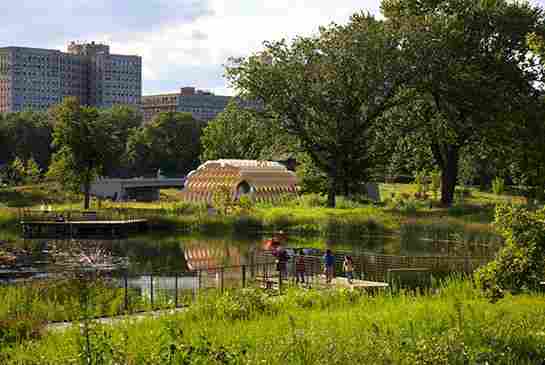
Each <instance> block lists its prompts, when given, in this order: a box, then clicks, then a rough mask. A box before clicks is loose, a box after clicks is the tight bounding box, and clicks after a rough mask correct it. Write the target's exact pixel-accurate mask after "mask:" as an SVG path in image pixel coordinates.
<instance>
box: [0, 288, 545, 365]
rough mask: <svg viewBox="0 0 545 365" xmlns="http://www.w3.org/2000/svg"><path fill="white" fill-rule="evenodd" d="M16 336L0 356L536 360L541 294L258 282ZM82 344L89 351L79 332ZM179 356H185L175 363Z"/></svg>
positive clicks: (544, 351)
mask: <svg viewBox="0 0 545 365" xmlns="http://www.w3.org/2000/svg"><path fill="white" fill-rule="evenodd" d="M89 328H90V331H89V332H88V333H89V336H85V335H84V333H85V331H82V330H80V329H79V327H78V328H76V327H74V328H72V329H69V330H67V331H64V332H48V333H45V334H44V335H43V337H39V336H38V337H37V338H35V339H33V340H26V341H20V342H17V343H15V344H12V345H11V346H10V347H9V348H6V349H5V351H3V352H2V354H3V355H0V356H3V357H4V358H3V359H1V358H0V360H2V364H6V365H9V364H68V363H77V361H78V359H81V358H82V357H84V356H90V357H92V358H94V359H98V358H101V360H102V361H103V362H102V363H124V364H168V363H177V364H178V363H180V364H181V363H186V364H205V363H206V364H486V363H489V364H542V361H543V359H544V358H545V297H544V296H543V295H541V294H536V293H534V294H532V293H527V294H523V295H520V296H510V295H507V296H506V297H505V298H504V299H501V300H500V301H498V302H496V303H490V302H489V301H488V300H487V299H486V298H484V297H483V296H482V295H481V294H480V292H479V291H478V290H477V289H475V288H474V287H473V286H472V284H471V282H470V281H469V280H454V281H451V282H450V283H448V284H446V285H443V286H441V287H440V288H439V289H438V290H437V291H436V292H429V293H427V294H425V295H419V294H415V293H412V292H400V293H389V292H385V293H382V294H378V295H375V296H367V295H361V294H358V293H357V292H350V291H346V290H339V291H336V290H329V291H322V292H317V291H308V290H293V291H290V292H288V294H286V295H283V296H281V297H273V298H270V297H266V296H265V295H263V294H260V293H259V292H256V291H248V290H246V291H243V292H238V293H236V292H235V293H227V294H224V295H222V296H218V297H212V298H201V300H200V301H199V302H197V304H194V305H193V306H191V307H189V309H188V310H187V311H185V312H182V313H179V314H175V315H168V316H165V317H161V318H149V319H144V320H141V321H136V322H135V321H123V322H121V323H117V324H114V325H97V324H91V326H90V327H89ZM87 339H88V340H89V344H90V347H89V348H90V349H91V350H90V351H87V347H86V343H87V341H86V340H87ZM183 360H185V362H183Z"/></svg>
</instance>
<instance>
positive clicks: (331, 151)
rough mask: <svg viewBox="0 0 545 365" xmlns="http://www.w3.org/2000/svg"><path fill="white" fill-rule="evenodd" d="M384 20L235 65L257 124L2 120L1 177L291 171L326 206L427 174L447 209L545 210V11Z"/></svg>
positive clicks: (233, 78) (327, 29) (334, 27)
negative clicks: (204, 165) (474, 194)
mask: <svg viewBox="0 0 545 365" xmlns="http://www.w3.org/2000/svg"><path fill="white" fill-rule="evenodd" d="M381 10H382V17H381V18H377V17H375V16H373V15H371V14H367V13H356V14H354V15H353V16H352V17H351V18H350V20H349V21H348V23H347V24H343V25H339V24H330V25H327V26H323V27H321V28H320V30H319V32H318V33H317V34H315V35H312V36H305V37H303V36H299V37H296V38H295V39H294V40H293V41H289V42H288V41H286V40H278V41H270V42H265V43H264V50H263V51H262V52H259V53H256V54H254V55H250V56H248V57H243V58H236V59H230V60H229V62H228V65H227V66H226V76H227V78H228V80H229V82H230V83H231V85H232V86H233V87H234V88H235V89H236V91H237V93H238V94H239V95H240V96H241V97H243V98H250V99H254V100H256V99H257V100H260V101H261V102H262V103H263V105H264V108H263V109H262V110H251V109H243V108H241V107H240V106H239V105H237V104H236V103H235V102H233V103H231V104H229V105H228V107H227V108H226V110H225V111H224V112H223V113H220V114H219V115H218V117H217V118H216V119H215V120H213V121H212V122H210V123H209V124H208V125H204V124H203V123H201V122H198V121H195V120H193V119H192V118H191V116H190V115H189V114H181V113H163V114H160V115H159V116H158V117H157V118H156V119H155V120H154V121H152V122H151V123H150V124H147V125H142V117H141V115H140V114H139V113H138V112H136V111H135V110H131V109H130V108H127V107H121V106H116V107H114V108H112V109H106V110H97V109H95V108H89V107H82V106H79V105H77V102H75V100H70V99H68V100H66V101H65V102H64V103H63V104H62V105H59V106H57V107H55V108H53V109H52V110H50V111H48V112H47V113H32V112H23V113H15V114H9V115H5V116H4V117H2V118H1V119H0V142H1V143H0V164H1V163H2V162H4V163H5V164H6V165H7V166H11V165H13V163H14V161H15V160H16V157H18V159H19V161H17V164H16V165H17V166H19V167H18V168H16V169H11V171H12V172H13V171H14V170H15V171H18V170H21V169H23V170H25V169H27V170H30V171H31V173H29V176H35V175H36V174H35V173H32V171H33V170H35V167H36V166H38V168H40V169H42V170H43V171H50V172H49V175H50V176H56V177H57V178H58V179H61V178H66V179H68V180H71V181H73V182H75V185H80V186H81V184H82V182H81V181H79V180H77V179H75V178H74V177H70V176H69V174H66V173H60V172H62V171H66V169H68V168H69V167H70V166H73V167H74V166H78V168H73V170H74V171H78V173H82V171H86V170H88V171H89V173H88V176H96V175H108V176H116V175H119V176H141V175H150V174H154V173H155V172H156V171H157V170H158V169H159V168H160V169H161V170H162V171H164V172H165V173H166V174H176V175H184V174H186V173H187V172H188V171H190V170H191V169H193V168H195V167H197V166H198V165H199V163H200V161H206V160H208V159H216V158H244V159H284V158H285V157H286V156H290V157H296V158H297V160H298V162H299V163H300V165H299V168H298V174H299V175H300V178H301V179H300V181H301V185H302V187H303V189H304V190H305V191H317V192H322V193H325V194H327V195H328V204H329V205H330V206H334V205H335V197H336V195H337V194H344V195H352V194H359V193H360V192H362V189H363V186H364V185H363V183H364V182H366V181H369V180H372V179H376V178H377V176H385V175H395V174H414V173H416V172H419V171H423V170H428V171H432V170H434V171H435V170H437V171H438V172H439V173H440V177H441V203H442V204H443V205H445V206H449V205H451V204H452V203H453V200H454V194H455V188H456V185H457V184H462V185H464V184H472V183H475V182H479V183H481V184H482V185H486V184H489V183H490V181H491V180H492V178H494V177H500V178H502V179H503V178H506V179H509V180H511V181H512V182H513V183H515V184H518V185H524V186H526V187H528V189H527V192H528V194H529V195H530V196H532V197H535V198H538V199H541V200H543V195H544V192H545V99H544V94H543V76H544V67H543V66H544V64H543V62H545V42H544V39H545V24H544V23H545V21H544V12H543V9H542V8H540V7H539V6H534V5H531V4H529V3H526V2H512V1H507V0H479V1H474V0H449V1H447V0H383V1H382V4H381ZM71 144H73V145H71ZM67 146H69V147H67ZM74 146H78V147H74ZM78 151H79V152H81V155H78V153H79V152H78ZM28 161H31V162H28ZM92 161H95V162H96V161H99V162H100V163H95V162H92ZM82 166H84V167H86V168H85V169H82V168H81V167H82ZM4 170H6V169H4ZM7 170H8V171H9V170H10V169H9V168H8V169H7ZM34 172H35V171H34ZM4 175H6V174H5V173H4ZM7 175H9V174H7ZM12 175H16V174H12ZM23 180H24V179H23ZM65 183H66V184H68V183H69V181H65ZM83 185H85V184H83Z"/></svg>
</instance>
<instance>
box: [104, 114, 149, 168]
mask: <svg viewBox="0 0 545 365" xmlns="http://www.w3.org/2000/svg"><path fill="white" fill-rule="evenodd" d="M100 118H101V119H102V120H103V122H104V123H106V124H107V125H109V127H108V129H109V130H111V131H112V133H113V134H114V136H113V137H115V139H116V141H117V143H116V144H115V145H114V146H112V148H113V149H114V150H113V154H112V158H111V159H110V160H108V161H106V164H105V166H104V169H105V173H106V174H107V175H108V176H113V175H118V176H119V175H125V174H126V169H127V168H126V166H125V165H126V163H125V162H126V159H125V152H126V149H127V143H128V141H129V137H130V135H131V134H132V133H133V132H134V131H135V130H137V129H138V128H139V127H140V126H142V121H143V118H142V113H140V112H139V111H138V110H137V109H135V108H134V107H131V106H126V105H114V106H113V107H111V108H109V109H102V110H100Z"/></svg>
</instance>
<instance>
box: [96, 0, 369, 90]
mask: <svg viewBox="0 0 545 365" xmlns="http://www.w3.org/2000/svg"><path fill="white" fill-rule="evenodd" d="M209 7H210V10H211V12H210V14H208V15H206V16H202V17H199V18H197V19H195V21H193V22H191V23H180V24H170V25H167V26H164V27H162V28H161V29H159V30H158V31H155V32H150V33H147V34H145V35H141V34H140V35H139V38H138V39H133V40H129V41H128V42H126V41H125V40H123V42H116V41H115V37H114V36H111V37H108V39H105V40H108V41H109V43H110V44H111V46H112V47H111V48H112V51H113V52H119V53H129V54H134V53H136V54H140V55H141V56H142V57H143V64H144V66H143V78H144V94H149V93H157V92H167V91H172V90H175V89H176V88H177V87H178V86H184V85H189V84H191V85H193V86H196V87H198V88H203V89H209V90H213V91H214V92H216V93H218V94H226V93H228V94H232V90H229V89H228V87H227V85H226V82H225V80H223V78H222V77H221V76H222V74H223V66H222V65H223V64H224V63H225V62H226V60H227V59H228V58H229V57H238V56H246V55H248V54H250V53H253V52H256V51H258V50H259V49H261V47H262V43H263V41H265V40H277V39H281V38H288V39H290V38H293V37H294V36H296V35H310V34H312V33H315V32H317V31H318V27H319V26H320V25H326V24H329V23H331V22H338V23H344V22H346V21H348V18H349V17H350V15H351V14H353V13H354V12H356V11H359V10H370V11H374V12H377V9H378V0H373V1H367V2H362V1H355V0H337V1H335V2H330V1H317V0H312V1H311V0H274V1H269V0H267V1H262V2H257V1H255V0H229V1H227V0H212V1H210V2H209ZM195 76H198V78H196V77H195ZM175 85H177V86H175Z"/></svg>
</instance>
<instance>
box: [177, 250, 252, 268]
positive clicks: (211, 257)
mask: <svg viewBox="0 0 545 365" xmlns="http://www.w3.org/2000/svg"><path fill="white" fill-rule="evenodd" d="M184 256H185V261H186V263H187V267H188V268H189V269H190V270H206V269H210V268H218V267H229V266H240V265H242V263H241V255H240V251H239V250H238V248H236V247H189V248H186V249H185V250H184Z"/></svg>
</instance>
